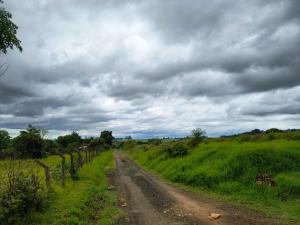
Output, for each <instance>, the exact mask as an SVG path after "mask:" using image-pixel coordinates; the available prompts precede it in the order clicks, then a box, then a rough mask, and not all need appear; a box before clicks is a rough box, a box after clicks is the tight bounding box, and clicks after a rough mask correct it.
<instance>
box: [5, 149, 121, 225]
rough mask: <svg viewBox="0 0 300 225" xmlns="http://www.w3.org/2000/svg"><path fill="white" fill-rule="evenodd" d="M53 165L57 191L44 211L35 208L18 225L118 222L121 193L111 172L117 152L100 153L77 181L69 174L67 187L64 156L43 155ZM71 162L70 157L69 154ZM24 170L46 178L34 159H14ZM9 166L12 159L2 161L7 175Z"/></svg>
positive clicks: (105, 223) (101, 224)
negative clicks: (111, 180) (63, 178)
mask: <svg viewBox="0 0 300 225" xmlns="http://www.w3.org/2000/svg"><path fill="white" fill-rule="evenodd" d="M43 161H44V163H45V164H47V165H48V166H49V167H50V170H51V174H52V176H53V180H52V186H53V190H54V191H53V193H51V194H50V196H49V200H48V207H45V209H44V210H43V211H42V212H32V213H30V214H28V215H27V217H26V218H23V219H22V221H19V223H18V225H23V224H30V225H61V224H64V225H88V224H100V225H111V224H115V223H116V221H117V219H118V217H119V214H120V211H119V209H118V207H117V206H116V202H117V193H116V192H115V191H112V190H110V188H108V187H109V186H110V184H109V181H108V178H107V175H108V174H109V173H110V172H112V171H113V170H114V169H115V162H114V159H113V152H112V151H106V152H103V153H101V154H99V155H98V156H97V157H95V158H94V159H93V161H92V162H91V163H89V164H85V165H84V166H83V167H82V168H81V170H80V171H79V174H78V175H79V180H78V181H73V180H72V179H71V178H70V176H68V177H67V180H66V184H65V186H64V187H63V186H62V185H61V183H60V180H59V177H55V173H56V172H58V170H59V166H60V162H61V159H60V157H58V156H50V157H47V158H45V159H43ZM66 162H67V165H68V166H69V157H68V156H66ZM13 164H14V166H16V167H17V166H20V167H21V168H22V170H27V171H35V172H37V173H38V174H39V176H41V177H42V178H43V176H44V172H43V170H42V169H40V168H39V167H37V166H36V164H35V163H34V162H33V161H32V160H22V161H20V162H17V161H15V162H13ZM7 167H9V162H8V161H0V175H1V174H2V176H3V175H5V173H6V171H7Z"/></svg>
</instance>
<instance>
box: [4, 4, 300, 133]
mask: <svg viewBox="0 0 300 225" xmlns="http://www.w3.org/2000/svg"><path fill="white" fill-rule="evenodd" d="M5 6H6V7H7V9H9V10H10V11H11V12H12V14H13V19H14V21H15V22H16V24H18V25H19V37H20V39H21V40H22V43H23V47H24V52H23V53H22V54H20V53H18V52H14V51H10V52H9V53H8V54H7V55H1V56H0V64H1V63H2V62H6V63H8V64H9V65H10V66H9V70H8V71H7V73H6V74H5V76H3V77H0V128H10V129H21V128H24V126H26V125H27V124H28V123H34V124H37V125H39V126H43V127H47V128H48V129H52V130H57V131H62V130H63V131H67V130H79V131H81V132H82V133H85V134H87V133H88V134H97V133H98V129H112V130H113V131H114V132H116V133H117V134H118V135H123V134H129V133H130V132H132V133H133V134H134V135H136V136H139V135H138V133H140V136H147V135H150V136H151V135H152V136H155V135H163V134H166V135H171V134H172V133H173V134H174V135H183V134H186V133H187V132H188V130H189V129H192V128H193V127H195V126H204V128H205V127H206V128H207V129H210V130H211V133H212V134H217V133H218V132H219V133H227V132H232V131H233V130H235V129H246V128H249V129H250V128H253V127H255V126H272V127H274V126H279V127H281V128H285V127H291V126H297V125H299V126H300V124H299V122H297V121H296V120H295V118H294V117H293V116H298V111H299V109H300V107H299V101H298V100H297V98H296V97H292V100H289V101H286V98H288V99H291V96H292V95H293V96H298V98H299V92H300V91H299V86H300V76H299V71H300V67H299V65H300V47H299V46H300V16H299V13H298V12H299V10H300V3H299V1H297V0H279V1H272V0H266V1H260V0H254V1H248V2H246V1H243V0H237V1H233V0H228V1H220V0H213V1H208V0H202V1H197V2H195V1H187V2H186V1H185V2H183V1H179V0H176V1H159V0H153V1H136V0H128V1H116V0H113V1H98V0H92V1H79V0H76V1H59V0H54V1H50V0H47V1H36V0H29V1H24V2H21V3H20V2H19V1H17V0H11V1H7V2H6V3H5ZM28 15H32V16H28ZM272 93H273V94H272ZM274 93H275V94H274ZM281 95H282V96H284V97H282V96H281ZM274 96H276V98H275V97H274ZM274 99H276V101H274ZM245 102H246V103H247V105H246V104H245ZM278 116H281V117H282V118H283V119H282V118H281V120H282V121H283V122H280V123H279V122H278V120H277V117H278ZM261 118H264V119H265V120H268V121H270V122H269V123H265V124H264V125H261V123H260V122H259V121H260V119H261ZM291 124H292V125H291ZM261 128H263V127H261Z"/></svg>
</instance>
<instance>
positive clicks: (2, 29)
mask: <svg viewBox="0 0 300 225" xmlns="http://www.w3.org/2000/svg"><path fill="white" fill-rule="evenodd" d="M0 4H3V1H2V0H0ZM11 18H12V15H11V13H10V12H8V11H6V10H5V8H4V7H0V53H1V52H2V53H4V54H6V53H7V49H13V48H14V47H16V48H17V49H19V51H22V46H21V41H20V40H19V39H18V38H17V30H18V26H17V25H16V24H14V23H13V22H12V20H11Z"/></svg>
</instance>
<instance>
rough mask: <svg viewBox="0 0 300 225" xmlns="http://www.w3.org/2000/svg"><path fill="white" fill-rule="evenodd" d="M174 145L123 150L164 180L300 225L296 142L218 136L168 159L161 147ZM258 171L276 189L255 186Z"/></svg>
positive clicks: (142, 145)
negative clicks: (243, 139) (265, 176)
mask: <svg viewBox="0 0 300 225" xmlns="http://www.w3.org/2000/svg"><path fill="white" fill-rule="evenodd" d="M172 142H174V141H163V143H162V144H157V143H156V144H151V142H149V143H148V144H145V143H139V144H136V143H134V142H131V143H126V144H124V148H125V150H127V152H128V154H129V155H130V156H131V157H132V158H133V159H134V160H136V161H137V162H138V163H139V164H140V165H142V166H143V167H144V168H146V169H149V170H151V171H152V172H154V173H156V174H158V175H159V176H161V177H162V178H164V179H166V180H169V181H172V182H175V183H178V184H182V185H184V186H185V187H187V188H189V189H193V190H194V191H200V192H205V193H208V194H209V195H211V196H214V197H217V198H221V199H223V200H227V201H231V202H235V203H236V204H241V205H244V206H247V207H249V208H251V209H255V210H257V211H260V212H263V213H265V214H266V215H269V216H273V217H279V218H280V220H281V221H282V222H284V223H289V222H295V223H296V224H300V141H294V140H271V141H266V140H260V141H251V142H247V141H246V142H240V141H238V140H237V139H234V138H233V139H221V138H218V139H210V140H207V141H205V142H204V143H201V144H200V145H198V146H197V147H196V148H194V149H189V153H188V155H187V156H185V157H176V158H170V157H166V154H165V152H164V151H163V148H162V145H171V144H172ZM182 142H184V141H182ZM260 173H267V174H269V175H270V176H272V178H273V180H274V181H275V186H274V187H269V186H268V185H262V186H258V185H257V184H256V182H255V180H256V176H257V175H258V174H260Z"/></svg>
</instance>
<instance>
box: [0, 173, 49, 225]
mask: <svg viewBox="0 0 300 225" xmlns="http://www.w3.org/2000/svg"><path fill="white" fill-rule="evenodd" d="M43 193H44V192H43V188H42V186H41V183H40V180H39V178H38V177H37V176H36V175H34V174H32V175H29V174H24V173H23V172H17V173H13V172H12V173H8V179H7V182H5V183H4V182H3V183H1V184H0V224H14V223H15V222H16V221H20V219H21V218H22V217H24V216H25V215H26V214H27V213H28V212H29V211H38V210H40V209H41V208H42V207H41V206H42V204H43V203H44V200H45V195H44V194H43Z"/></svg>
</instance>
